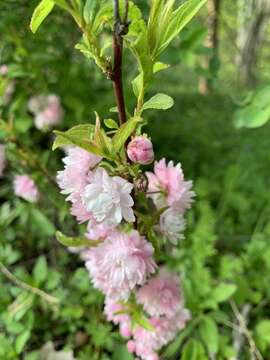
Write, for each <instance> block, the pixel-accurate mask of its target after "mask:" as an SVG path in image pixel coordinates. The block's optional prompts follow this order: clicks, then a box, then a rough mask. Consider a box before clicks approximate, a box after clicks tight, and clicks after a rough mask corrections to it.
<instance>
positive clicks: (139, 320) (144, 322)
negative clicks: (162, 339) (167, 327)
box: [132, 311, 155, 331]
mask: <svg viewBox="0 0 270 360" xmlns="http://www.w3.org/2000/svg"><path fill="white" fill-rule="evenodd" d="M132 320H133V321H134V322H135V323H136V324H138V325H140V326H141V327H143V328H144V329H146V330H148V331H154V330H155V329H154V327H153V326H152V325H151V324H150V322H149V320H148V319H147V318H146V317H145V316H144V315H143V314H141V313H140V312H138V311H135V312H134V313H132Z"/></svg>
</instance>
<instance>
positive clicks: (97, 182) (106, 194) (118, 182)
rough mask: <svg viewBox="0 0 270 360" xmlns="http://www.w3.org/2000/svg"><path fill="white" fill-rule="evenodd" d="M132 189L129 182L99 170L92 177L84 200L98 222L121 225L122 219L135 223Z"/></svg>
mask: <svg viewBox="0 0 270 360" xmlns="http://www.w3.org/2000/svg"><path fill="white" fill-rule="evenodd" d="M132 189H133V185H132V184H131V183H129V182H128V181H127V180H124V179H122V178H121V177H119V176H114V177H110V176H109V175H108V174H107V172H106V170H105V169H103V168H98V169H97V170H95V171H94V172H93V173H92V174H91V175H90V184H89V185H87V186H86V188H85V192H84V193H83V195H82V200H83V203H84V206H85V207H86V209H87V210H88V211H90V212H91V214H92V215H93V217H94V218H95V220H96V221H97V222H103V223H105V224H108V225H117V224H120V222H121V221H122V219H125V220H126V221H127V222H133V221H135V217H134V214H133V210H132V206H133V204H134V201H133V199H132V197H131V196H130V193H131V191H132Z"/></svg>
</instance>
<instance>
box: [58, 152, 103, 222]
mask: <svg viewBox="0 0 270 360" xmlns="http://www.w3.org/2000/svg"><path fill="white" fill-rule="evenodd" d="M100 160H101V157H99V156H96V155H94V154H91V153H89V152H87V151H85V150H83V149H81V148H79V147H70V148H68V150H67V156H66V157H65V158H64V159H63V162H64V164H65V169H64V170H63V171H58V173H57V177H56V179H57V183H58V185H59V187H60V188H61V189H62V190H61V193H62V194H65V195H69V196H68V197H67V199H66V200H67V201H71V202H72V207H71V214H72V215H74V216H76V218H77V220H78V221H79V222H80V223H82V222H85V221H88V220H89V219H91V218H92V215H91V213H90V212H89V211H87V209H86V208H85V206H84V205H83V203H82V198H81V194H82V193H83V192H84V189H85V187H86V185H87V184H88V180H89V179H88V177H89V174H90V172H91V170H92V169H93V168H94V167H95V166H96V165H97V164H98V163H99V162H100Z"/></svg>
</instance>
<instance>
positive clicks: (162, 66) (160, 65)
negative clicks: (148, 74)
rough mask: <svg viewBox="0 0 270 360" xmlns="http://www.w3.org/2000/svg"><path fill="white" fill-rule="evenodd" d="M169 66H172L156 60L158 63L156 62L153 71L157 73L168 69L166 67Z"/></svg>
mask: <svg viewBox="0 0 270 360" xmlns="http://www.w3.org/2000/svg"><path fill="white" fill-rule="evenodd" d="M169 67H170V65H168V64H164V63H162V62H159V61H158V62H156V63H155V64H154V67H153V72H154V74H155V73H157V72H159V71H162V70H166V69H168V68H169Z"/></svg>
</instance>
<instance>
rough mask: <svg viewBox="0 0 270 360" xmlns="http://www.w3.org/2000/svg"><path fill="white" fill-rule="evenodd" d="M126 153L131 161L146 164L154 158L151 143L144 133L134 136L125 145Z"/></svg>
mask: <svg viewBox="0 0 270 360" xmlns="http://www.w3.org/2000/svg"><path fill="white" fill-rule="evenodd" d="M127 154H128V157H129V159H130V160H131V161H133V162H136V163H139V164H142V165H147V164H151V162H152V161H153V160H154V151H153V145H152V142H151V140H150V139H148V137H147V136H146V135H140V136H135V137H134V138H133V139H132V140H131V141H130V143H129V144H128V147H127Z"/></svg>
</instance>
